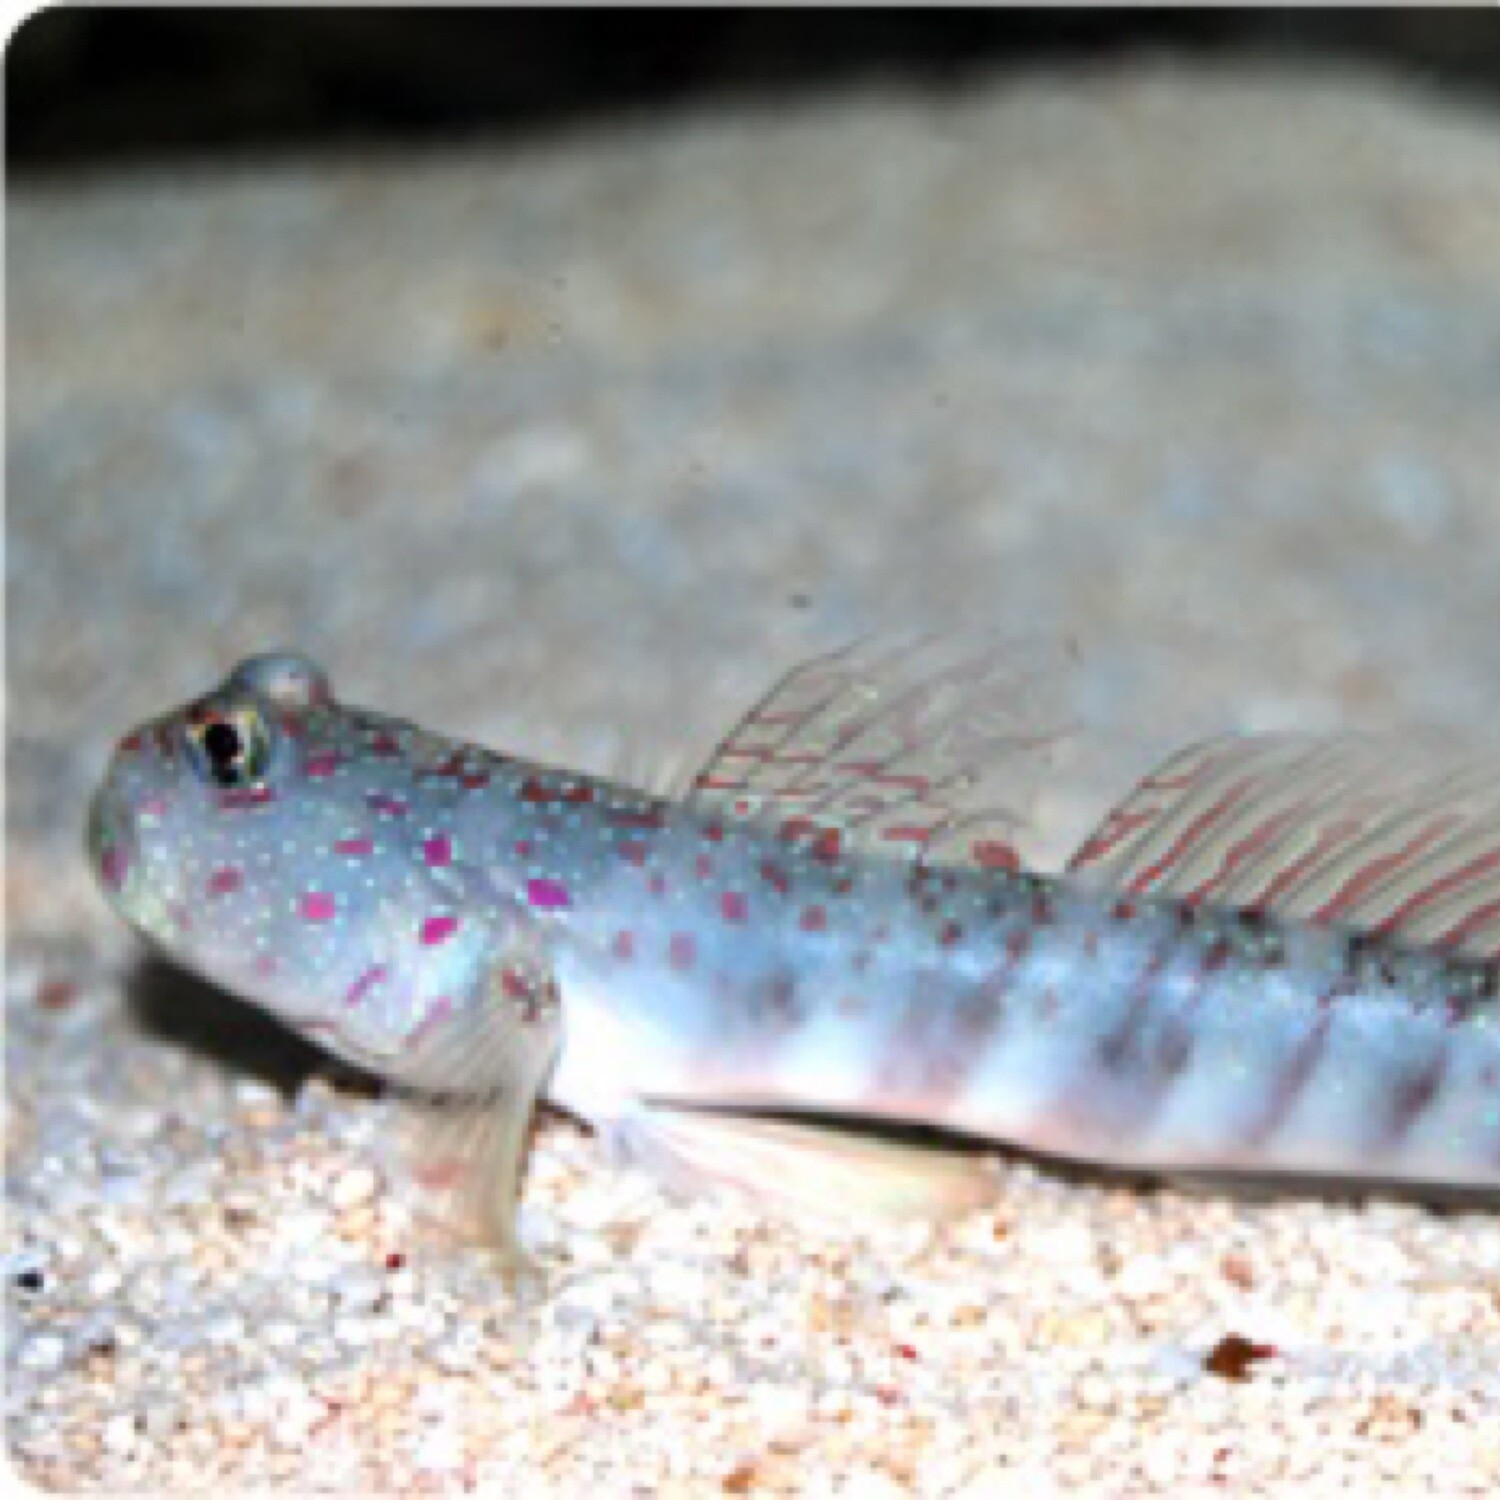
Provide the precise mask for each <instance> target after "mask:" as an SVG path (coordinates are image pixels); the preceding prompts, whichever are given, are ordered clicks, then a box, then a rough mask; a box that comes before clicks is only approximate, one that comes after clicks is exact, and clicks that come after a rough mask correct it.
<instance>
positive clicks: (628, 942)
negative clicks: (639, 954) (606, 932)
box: [613, 930, 635, 963]
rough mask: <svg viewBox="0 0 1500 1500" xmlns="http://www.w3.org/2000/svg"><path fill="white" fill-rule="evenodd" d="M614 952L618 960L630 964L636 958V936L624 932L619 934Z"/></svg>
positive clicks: (616, 936)
mask: <svg viewBox="0 0 1500 1500" xmlns="http://www.w3.org/2000/svg"><path fill="white" fill-rule="evenodd" d="M613 950H614V955H615V957H616V958H620V959H624V960H625V961H626V962H627V963H628V962H629V961H630V960H631V959H632V958H634V957H635V934H634V933H633V932H626V931H623V930H622V931H620V932H617V933H616V934H615V940H614V945H613Z"/></svg>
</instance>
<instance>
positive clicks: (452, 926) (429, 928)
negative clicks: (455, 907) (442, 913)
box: [421, 917, 458, 948]
mask: <svg viewBox="0 0 1500 1500" xmlns="http://www.w3.org/2000/svg"><path fill="white" fill-rule="evenodd" d="M457 931H458V918H457V917H428V918H427V920H426V921H425V922H423V923H422V931H421V937H422V942H423V944H424V946H426V947H428V948H436V947H437V945H438V944H439V943H446V942H447V941H448V939H449V938H451V937H452V936H453V934H454V933H455V932H457Z"/></svg>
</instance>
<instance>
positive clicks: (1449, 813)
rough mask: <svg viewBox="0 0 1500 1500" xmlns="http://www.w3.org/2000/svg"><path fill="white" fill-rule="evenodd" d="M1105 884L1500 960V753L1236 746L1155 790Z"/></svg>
mask: <svg viewBox="0 0 1500 1500" xmlns="http://www.w3.org/2000/svg"><path fill="white" fill-rule="evenodd" d="M1068 868H1069V869H1070V870H1071V871H1074V872H1077V873H1080V874H1082V875H1085V876H1086V877H1087V878H1088V880H1089V881H1090V883H1091V884H1093V883H1097V884H1100V885H1104V886H1108V887H1112V888H1114V889H1119V890H1125V891H1129V892H1132V893H1134V894H1138V895H1163V896H1176V897H1178V898H1180V899H1184V900H1189V901H1212V902H1214V903H1221V904H1225V905H1231V906H1238V907H1248V908H1253V909H1257V910H1262V911H1266V912H1268V913H1272V914H1275V915H1279V916H1284V917H1296V918H1301V919H1303V920H1308V921H1317V922H1326V923H1331V924H1334V923H1336V924H1338V925H1340V926H1348V927H1354V928H1358V929H1361V930H1363V931H1368V932H1372V933H1378V934H1381V935H1385V936H1390V937H1392V938H1395V939H1397V940H1399V941H1400V942H1403V943H1411V944H1419V945H1423V946H1427V947H1431V948H1437V949H1440V950H1444V951H1448V952H1452V953H1455V954H1462V955H1465V956H1469V957H1477V958H1484V959H1489V960H1494V959H1497V958H1500V752H1497V749H1496V747H1495V746H1493V745H1483V744H1477V743H1474V742H1469V743H1459V742H1455V741H1454V740H1451V739H1439V738H1437V737H1436V736H1396V735H1385V734H1359V733H1346V734H1258V735H1226V736H1224V737H1222V738H1219V739H1213V740H1207V741H1204V742H1202V743H1200V744H1197V745H1193V746H1190V747H1189V748H1188V749H1186V750H1183V751H1180V752H1179V753H1178V754H1177V755H1175V756H1173V757H1172V758H1171V759H1170V760H1168V761H1167V762H1166V763H1165V764H1163V765H1162V766H1160V767H1158V768H1157V769H1156V770H1155V771H1153V772H1152V773H1151V774H1150V775H1148V776H1146V777H1145V778H1144V779H1143V780H1142V781H1140V782H1139V783H1138V784H1137V785H1136V787H1135V789H1134V790H1133V791H1132V792H1131V793H1130V794H1129V795H1128V796H1127V797H1126V798H1125V799H1124V801H1122V802H1121V803H1119V804H1118V805H1117V806H1116V807H1115V808H1114V809H1113V811H1111V812H1110V814H1109V816H1108V817H1106V818H1105V819H1104V821H1103V822H1102V823H1101V824H1100V825H1099V827H1098V828H1097V829H1096V830H1095V832H1094V833H1093V834H1092V835H1091V836H1090V837H1089V838H1088V839H1087V840H1085V842H1084V843H1083V845H1082V846H1081V847H1080V848H1079V850H1078V852H1077V853H1076V854H1075V855H1074V856H1073V858H1072V860H1071V861H1070V863H1069V866H1068Z"/></svg>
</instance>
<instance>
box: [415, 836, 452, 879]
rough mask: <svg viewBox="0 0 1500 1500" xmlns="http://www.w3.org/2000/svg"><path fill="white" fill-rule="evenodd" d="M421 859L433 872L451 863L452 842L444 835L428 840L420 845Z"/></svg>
mask: <svg viewBox="0 0 1500 1500" xmlns="http://www.w3.org/2000/svg"><path fill="white" fill-rule="evenodd" d="M422 858H423V859H425V860H426V861H427V863H428V864H429V865H431V866H432V867H433V869H435V870H436V869H441V868H442V867H443V866H444V865H448V864H451V863H452V862H453V844H452V841H451V840H450V839H449V838H448V836H447V835H446V834H441V833H440V834H439V835H438V836H437V837H436V838H432V839H428V840H427V841H426V842H425V843H424V844H423V845H422Z"/></svg>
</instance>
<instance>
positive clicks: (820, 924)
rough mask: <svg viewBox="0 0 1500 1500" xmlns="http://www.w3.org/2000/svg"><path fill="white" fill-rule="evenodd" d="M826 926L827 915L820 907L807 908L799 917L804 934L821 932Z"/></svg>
mask: <svg viewBox="0 0 1500 1500" xmlns="http://www.w3.org/2000/svg"><path fill="white" fill-rule="evenodd" d="M827 926H828V913H827V912H826V911H824V910H823V908H822V907H821V906H809V907H808V908H807V909H806V910H805V911H804V912H803V913H802V917H801V927H802V930H803V931H804V932H822V931H823V929H824V928H825V927H827Z"/></svg>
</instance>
